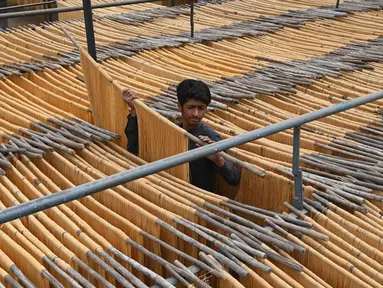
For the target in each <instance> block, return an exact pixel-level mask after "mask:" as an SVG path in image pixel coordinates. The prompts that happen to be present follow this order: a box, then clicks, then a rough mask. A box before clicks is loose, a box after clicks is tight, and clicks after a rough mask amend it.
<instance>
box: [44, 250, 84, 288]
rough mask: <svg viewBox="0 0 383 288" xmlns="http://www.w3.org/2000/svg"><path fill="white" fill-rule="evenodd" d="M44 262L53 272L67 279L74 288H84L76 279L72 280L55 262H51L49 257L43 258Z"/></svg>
mask: <svg viewBox="0 0 383 288" xmlns="http://www.w3.org/2000/svg"><path fill="white" fill-rule="evenodd" d="M43 261H44V263H46V264H47V265H48V266H49V267H50V268H51V269H53V271H55V272H56V273H57V274H58V275H60V277H62V278H63V279H65V281H67V282H68V284H70V285H71V286H72V287H74V288H81V287H82V286H81V285H79V284H78V283H77V282H76V281H75V280H74V279H72V278H71V277H70V276H69V275H68V274H67V273H66V272H65V271H63V270H62V269H61V268H60V267H58V266H57V265H56V264H55V263H54V262H53V261H51V260H50V259H49V258H48V257H47V256H43Z"/></svg>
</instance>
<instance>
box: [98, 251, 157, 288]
mask: <svg viewBox="0 0 383 288" xmlns="http://www.w3.org/2000/svg"><path fill="white" fill-rule="evenodd" d="M97 253H98V254H100V256H101V257H103V258H104V259H105V260H107V261H108V262H109V263H110V265H112V267H114V269H116V270H117V272H119V273H120V274H121V275H122V276H124V277H125V278H126V279H128V280H129V281H130V282H131V283H132V284H133V285H135V286H136V287H138V288H149V287H148V286H147V285H146V284H144V283H143V282H142V281H141V280H140V279H138V278H137V277H136V276H134V275H133V274H132V273H130V272H129V271H128V270H127V269H126V268H125V267H123V266H122V265H121V264H120V263H118V262H117V261H116V260H114V259H113V258H112V257H111V256H110V255H109V254H108V253H106V252H105V251H104V250H101V249H98V250H97Z"/></svg>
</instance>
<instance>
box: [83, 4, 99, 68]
mask: <svg viewBox="0 0 383 288" xmlns="http://www.w3.org/2000/svg"><path fill="white" fill-rule="evenodd" d="M82 5H83V6H84V21H85V32H86V43H87V45H88V53H89V55H90V56H91V57H92V58H93V59H94V61H97V54H96V40H95V39H94V29H93V16H92V6H91V4H90V0H82Z"/></svg>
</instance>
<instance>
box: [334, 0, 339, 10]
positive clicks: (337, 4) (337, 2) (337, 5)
mask: <svg viewBox="0 0 383 288" xmlns="http://www.w3.org/2000/svg"><path fill="white" fill-rule="evenodd" d="M339 2H340V0H336V6H335V7H336V8H339Z"/></svg>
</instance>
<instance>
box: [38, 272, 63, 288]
mask: <svg viewBox="0 0 383 288" xmlns="http://www.w3.org/2000/svg"><path fill="white" fill-rule="evenodd" d="M41 275H42V276H43V277H44V278H45V279H47V280H48V282H49V284H50V286H52V287H54V288H64V286H63V285H62V284H61V283H60V282H59V281H58V280H57V279H56V278H55V277H54V276H53V275H52V274H51V273H50V272H49V271H48V270H46V269H44V270H43V271H41Z"/></svg>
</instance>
